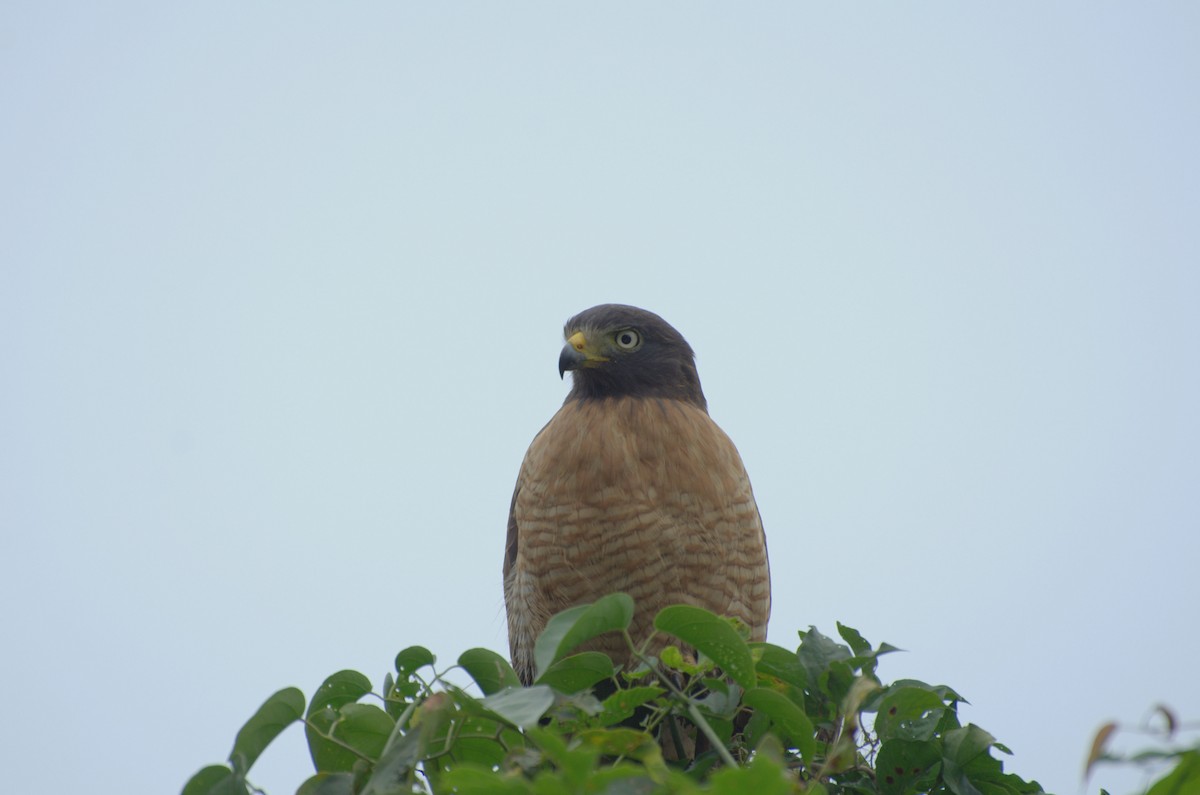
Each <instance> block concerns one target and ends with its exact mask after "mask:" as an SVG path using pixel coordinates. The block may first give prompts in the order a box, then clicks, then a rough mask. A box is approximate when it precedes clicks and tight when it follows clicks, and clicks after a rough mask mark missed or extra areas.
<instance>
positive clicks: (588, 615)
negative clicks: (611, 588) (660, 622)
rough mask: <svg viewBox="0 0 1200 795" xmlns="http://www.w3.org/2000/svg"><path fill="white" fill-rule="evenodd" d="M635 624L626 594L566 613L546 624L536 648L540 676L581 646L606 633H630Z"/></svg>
mask: <svg viewBox="0 0 1200 795" xmlns="http://www.w3.org/2000/svg"><path fill="white" fill-rule="evenodd" d="M632 620H633V599H632V598H630V596H629V595H628V594H623V593H615V594H609V595H608V596H605V597H601V598H600V599H598V600H596V601H595V602H594V603H592V604H590V605H579V606H578V607H572V608H569V609H567V610H564V611H562V612H561V613H558V614H557V615H555V616H553V617H552V618H551V619H550V620H549V621H548V622H547V623H546V629H545V630H543V631H542V634H541V635H539V636H538V639H537V641H536V642H535V643H534V644H533V659H534V664H535V665H536V667H537V670H538V671H539V672H541V671H545V670H546V669H547V668H549V667H550V666H551V665H552V664H554V662H555V661H557V660H559V659H561V658H562V657H563V656H564V655H565V654H566V653H567V652H569V651H571V649H574V648H575V647H576V646H578V645H579V644H581V643H585V642H587V641H589V640H591V639H592V638H594V637H596V636H598V635H603V634H604V633H605V632H614V631H621V630H626V629H628V628H629V622H630V621H632Z"/></svg>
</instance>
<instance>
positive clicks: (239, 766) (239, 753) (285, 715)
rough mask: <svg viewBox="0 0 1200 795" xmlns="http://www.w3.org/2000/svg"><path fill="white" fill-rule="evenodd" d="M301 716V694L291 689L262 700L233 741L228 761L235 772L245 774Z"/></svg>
mask: <svg viewBox="0 0 1200 795" xmlns="http://www.w3.org/2000/svg"><path fill="white" fill-rule="evenodd" d="M303 714H304V694H303V693H301V692H300V691H299V690H297V689H296V688H294V687H285V688H284V689H283V690H280V691H279V692H277V693H275V694H274V695H272V696H271V697H270V698H268V699H267V700H266V701H264V702H263V705H262V706H261V707H259V708H258V712H255V713H254V715H253V717H251V718H250V720H248V721H246V724H245V725H244V726H242V728H241V730H240V731H239V732H238V733H237V739H235V740H234V741H233V750H232V751H230V752H229V762H230V764H231V765H232V766H233V769H234V771H236V772H237V773H239V774H241V775H243V776H244V775H246V773H247V772H248V771H249V770H250V768H251V767H253V765H254V763H255V761H257V760H258V757H259V755H260V754H262V752H263V751H264V750H265V749H266V747H267V746H268V745H270V744H271V741H272V740H274V739H275V738H276V737H278V736H279V735H280V733H281V732H282V731H283V730H284V729H286V728H287V727H288V726H291V725H292V724H293V723H295V722H296V721H298V720H300V716H301V715H303Z"/></svg>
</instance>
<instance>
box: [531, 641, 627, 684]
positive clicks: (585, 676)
mask: <svg viewBox="0 0 1200 795" xmlns="http://www.w3.org/2000/svg"><path fill="white" fill-rule="evenodd" d="M612 675H613V663H612V660H611V659H609V657H608V655H607V654H601V653H600V652H598V651H585V652H583V653H582V654H573V655H571V656H570V657H564V658H563V659H561V660H559V661H558V662H556V663H554V664H553V665H551V666H550V667H549V668H547V669H546V670H545V671H543V672H542V675H541V676H539V677H538V678H537V682H536V684H539V685H548V686H550V687H553V688H554V689H555V690H557V691H559V692H560V693H577V692H579V691H580V690H586V689H587V688H589V687H591V686H592V685H594V684H596V683H597V682H599V681H600V680H602V679H611V678H612Z"/></svg>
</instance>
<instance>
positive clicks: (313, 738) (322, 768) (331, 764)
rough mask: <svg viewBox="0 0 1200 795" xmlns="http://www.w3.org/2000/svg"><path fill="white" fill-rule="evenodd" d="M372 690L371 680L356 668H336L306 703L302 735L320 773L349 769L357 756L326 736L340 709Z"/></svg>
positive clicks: (331, 729)
mask: <svg viewBox="0 0 1200 795" xmlns="http://www.w3.org/2000/svg"><path fill="white" fill-rule="evenodd" d="M370 692H371V680H370V679H368V678H367V677H365V676H363V675H362V674H360V673H359V672H358V671H338V672H337V673H335V674H333V675H332V676H330V677H329V678H327V679H326V680H325V681H324V682H323V683H322V684H321V686H320V687H319V688H317V692H316V693H314V694H313V697H312V700H311V701H310V702H309V703H308V715H307V720H306V721H305V725H304V735H305V737H306V738H307V740H308V753H309V756H311V757H312V761H313V767H315V768H316V769H317V772H319V773H335V772H348V771H350V770H351V769H352V768H353V767H354V762H355V761H356V760H357V759H358V757H357V756H355V755H354V753H353V752H351V751H349V750H347V749H345V748H343V747H342V746H340V745H338V744H337V743H335V742H333V741H332V740H330V739H328V737H327V736H325V735H329V734H330V733H331V732H332V731H333V726H334V724H335V723H336V722H337V720H338V718H339V710H340V709H341V708H342V707H343V706H345V705H346V704H352V703H354V702H356V701H358V699H360V698H362V697H363V696H365V695H366V694H367V693H370Z"/></svg>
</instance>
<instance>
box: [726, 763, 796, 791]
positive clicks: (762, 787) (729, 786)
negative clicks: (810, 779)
mask: <svg viewBox="0 0 1200 795" xmlns="http://www.w3.org/2000/svg"><path fill="white" fill-rule="evenodd" d="M792 784H793V782H792V779H791V778H790V777H789V776H788V775H787V772H786V770H785V769H784V767H783V765H782V764H780V763H779V762H778V761H777V760H775V759H772V758H771V755H770V754H756V755H755V757H754V759H753V761H751V762H750V764H749V765H747V766H746V767H735V768H726V769H724V770H719V771H717V772H716V773H715V774H714V775H713V777H712V788H711V789H710V790H709V792H711V793H712V795H745V793H750V792H752V793H754V795H790V793H792V792H794V789H793V786H792Z"/></svg>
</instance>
